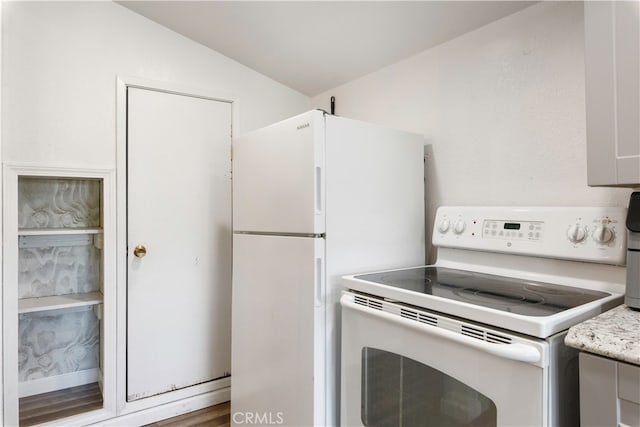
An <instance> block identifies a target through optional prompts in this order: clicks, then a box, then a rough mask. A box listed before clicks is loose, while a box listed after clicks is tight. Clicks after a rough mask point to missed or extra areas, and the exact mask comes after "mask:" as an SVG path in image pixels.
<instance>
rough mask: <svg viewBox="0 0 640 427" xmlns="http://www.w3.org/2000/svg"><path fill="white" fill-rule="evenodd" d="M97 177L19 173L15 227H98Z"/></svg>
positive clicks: (98, 196) (98, 184) (98, 190)
mask: <svg viewBox="0 0 640 427" xmlns="http://www.w3.org/2000/svg"><path fill="white" fill-rule="evenodd" d="M100 208H101V206H100V181H97V180H91V179H63V178H49V177H47V178H35V177H20V178H19V180H18V227H19V228H22V229H34V228H85V227H99V226H100V223H101V215H100V210H101V209H100Z"/></svg>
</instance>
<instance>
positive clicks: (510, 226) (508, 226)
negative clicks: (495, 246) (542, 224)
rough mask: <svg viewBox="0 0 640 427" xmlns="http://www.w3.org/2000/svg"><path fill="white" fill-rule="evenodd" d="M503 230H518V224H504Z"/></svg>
mask: <svg viewBox="0 0 640 427" xmlns="http://www.w3.org/2000/svg"><path fill="white" fill-rule="evenodd" d="M504 229H505V230H520V224H519V223H517V222H505V223H504Z"/></svg>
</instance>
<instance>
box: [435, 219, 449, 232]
mask: <svg viewBox="0 0 640 427" xmlns="http://www.w3.org/2000/svg"><path fill="white" fill-rule="evenodd" d="M450 225H451V223H450V222H449V220H448V219H447V218H444V219H443V220H442V221H440V224H438V231H440V232H441V233H446V232H447V231H449V226H450Z"/></svg>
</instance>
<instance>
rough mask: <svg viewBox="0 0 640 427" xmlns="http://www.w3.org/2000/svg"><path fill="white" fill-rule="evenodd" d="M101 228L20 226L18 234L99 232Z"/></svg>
mask: <svg viewBox="0 0 640 427" xmlns="http://www.w3.org/2000/svg"><path fill="white" fill-rule="evenodd" d="M101 233H102V228H99V227H90V228H21V229H19V230H18V236H61V235H73V234H101Z"/></svg>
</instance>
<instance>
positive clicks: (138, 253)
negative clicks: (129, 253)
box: [133, 245, 147, 258]
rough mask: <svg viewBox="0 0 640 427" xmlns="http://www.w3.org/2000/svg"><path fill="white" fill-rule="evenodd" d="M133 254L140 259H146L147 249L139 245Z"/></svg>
mask: <svg viewBox="0 0 640 427" xmlns="http://www.w3.org/2000/svg"><path fill="white" fill-rule="evenodd" d="M133 254H134V255H135V256H137V257H138V258H144V256H145V255H146V254H147V248H145V247H144V246H142V245H138V246H136V247H135V248H133Z"/></svg>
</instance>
